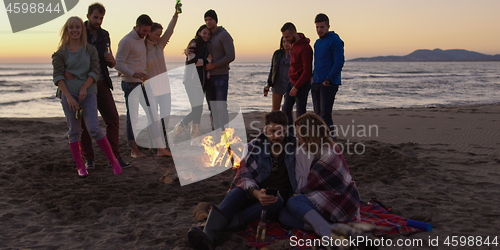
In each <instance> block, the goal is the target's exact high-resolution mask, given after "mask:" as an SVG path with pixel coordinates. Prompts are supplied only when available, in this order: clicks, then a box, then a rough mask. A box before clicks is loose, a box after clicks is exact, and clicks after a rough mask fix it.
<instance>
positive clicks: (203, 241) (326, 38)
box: [188, 14, 360, 249]
mask: <svg viewBox="0 0 500 250" xmlns="http://www.w3.org/2000/svg"><path fill="white" fill-rule="evenodd" d="M315 24H316V31H317V33H318V36H319V39H318V40H317V41H316V43H315V45H314V52H313V50H312V48H311V46H310V45H309V42H310V40H309V39H308V38H306V37H305V36H304V34H302V33H297V30H296V28H295V25H294V24H292V23H286V24H285V25H283V27H282V29H281V32H282V35H283V36H282V38H281V41H280V49H279V50H277V51H276V52H275V53H274V54H273V57H272V63H271V70H270V73H269V77H268V82H267V84H266V86H265V87H264V93H267V92H268V91H269V88H270V87H272V91H273V95H272V104H273V111H272V112H270V113H267V114H266V115H265V117H264V123H265V126H264V129H263V132H262V133H261V134H260V135H258V136H257V138H256V139H254V140H252V141H251V142H250V143H248V145H247V147H246V150H245V152H246V155H244V157H243V158H242V160H241V162H240V167H239V168H238V171H237V173H236V176H235V177H234V179H233V181H232V183H231V185H230V188H229V190H228V192H227V195H226V197H225V198H224V199H223V201H222V202H221V203H220V205H219V206H218V207H217V206H213V207H212V209H211V211H210V213H209V215H208V218H207V221H206V223H205V225H204V226H193V227H192V228H191V229H190V230H189V232H188V239H189V242H190V243H191V244H192V245H193V246H194V247H195V248H196V249H214V248H215V247H216V245H217V240H218V238H219V236H220V235H221V233H222V232H224V231H242V230H245V228H246V226H247V224H248V223H249V222H252V221H255V220H258V219H259V217H260V215H261V211H263V210H265V211H266V213H265V214H266V215H267V216H268V218H269V219H274V220H279V222H281V223H282V224H283V225H285V226H287V227H290V228H298V229H302V230H306V231H314V232H315V233H316V234H317V235H318V236H320V237H323V236H326V237H330V235H331V228H332V226H333V227H334V226H335V225H334V224H335V223H339V222H348V221H351V220H354V219H355V218H356V219H358V220H359V219H360V215H359V202H360V195H359V192H358V189H357V186H356V183H355V182H354V180H353V178H352V176H351V174H350V172H349V168H348V166H347V164H346V162H345V159H344V157H343V156H342V152H341V150H340V149H339V147H338V146H337V145H336V144H335V143H334V142H333V140H332V131H333V129H334V127H333V120H332V108H333V103H334V99H335V94H336V93H337V90H338V87H339V85H340V84H341V82H340V78H341V76H340V72H341V70H342V67H343V65H344V43H343V41H342V40H341V39H340V37H339V36H338V35H337V34H336V33H334V32H330V31H329V28H330V25H329V19H328V17H327V16H326V15H325V14H318V15H317V16H316V18H315ZM313 58H314V71H313V70H312V69H313V68H312V66H313V65H312V64H313ZM309 91H311V95H312V100H313V106H314V113H315V114H312V113H306V104H307V96H308V94H309ZM283 95H284V96H285V100H284V103H283V105H282V108H281V109H282V111H280V105H281V101H282V99H283ZM294 104H296V105H297V113H296V117H297V119H296V120H295V121H294V120H293V117H292V108H293V106H294ZM294 132H295V133H294ZM276 190H277V192H276ZM259 225H260V224H259Z"/></svg>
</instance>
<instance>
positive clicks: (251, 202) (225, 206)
mask: <svg viewBox="0 0 500 250" xmlns="http://www.w3.org/2000/svg"><path fill="white" fill-rule="evenodd" d="M282 208H283V199H282V198H281V196H279V198H278V201H277V202H275V203H273V204H270V205H267V206H262V204H261V203H260V202H259V201H258V200H257V199H249V198H248V197H247V194H246V192H245V191H244V190H243V189H241V188H233V189H231V191H229V192H228V193H227V195H226V197H225V198H224V200H223V201H222V202H221V203H220V206H219V209H220V210H221V211H222V212H223V213H224V215H225V216H226V219H227V220H228V221H230V220H231V219H232V218H233V217H234V216H235V214H236V213H237V212H239V211H243V221H244V222H245V224H248V223H249V222H252V221H254V220H258V219H260V214H261V211H262V209H265V210H266V218H267V219H272V218H273V217H274V218H276V217H277V216H278V214H279V212H280V210H281V209H282Z"/></svg>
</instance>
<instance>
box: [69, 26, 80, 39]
mask: <svg viewBox="0 0 500 250" xmlns="http://www.w3.org/2000/svg"><path fill="white" fill-rule="evenodd" d="M82 32H83V25H82V24H81V23H78V22H72V23H70V24H69V25H68V34H69V38H70V39H71V40H78V41H79V40H80V38H81V37H82Z"/></svg>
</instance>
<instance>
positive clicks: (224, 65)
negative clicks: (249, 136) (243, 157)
mask: <svg viewBox="0 0 500 250" xmlns="http://www.w3.org/2000/svg"><path fill="white" fill-rule="evenodd" d="M218 21H219V19H218V17H217V13H215V11H214V10H208V11H207V12H206V13H205V24H206V25H207V27H208V28H209V29H210V31H211V32H212V36H211V37H210V41H209V42H208V44H207V50H208V51H209V52H210V53H211V54H212V58H213V60H212V62H210V63H208V64H207V66H206V70H207V71H209V73H210V81H209V82H208V83H207V85H208V86H205V89H206V92H207V102H208V105H209V108H210V111H211V112H212V119H213V123H214V128H215V129H218V128H221V129H222V130H224V128H227V126H228V125H227V124H228V122H229V116H228V111H227V93H228V86H229V63H231V62H232V61H234V58H235V52H234V44H233V38H232V37H231V35H229V33H228V32H227V31H226V29H224V28H223V27H222V26H217V22H218Z"/></svg>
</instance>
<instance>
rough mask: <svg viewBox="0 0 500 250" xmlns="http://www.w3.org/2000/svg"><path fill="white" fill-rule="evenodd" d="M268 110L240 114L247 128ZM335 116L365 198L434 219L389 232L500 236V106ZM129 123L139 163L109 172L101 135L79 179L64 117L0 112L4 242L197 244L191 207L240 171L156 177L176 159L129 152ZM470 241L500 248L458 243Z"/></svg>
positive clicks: (214, 197) (46, 245) (221, 191)
mask: <svg viewBox="0 0 500 250" xmlns="http://www.w3.org/2000/svg"><path fill="white" fill-rule="evenodd" d="M262 116H263V114H262V113H248V114H244V119H245V124H246V125H247V135H248V137H249V139H251V135H252V134H255V131H252V129H251V127H262V125H260V124H258V125H256V124H255V121H261V119H262ZM178 120H179V118H178V117H172V118H171V123H172V124H175V123H176V122H177V121H178ZM252 122H254V123H253V125H250V124H251V123H252ZM334 122H335V124H336V125H337V126H338V128H337V133H338V143H340V144H342V145H345V146H346V147H345V150H344V156H345V158H346V161H347V163H348V165H349V167H350V170H351V173H352V175H353V178H354V180H355V181H356V183H357V186H358V188H359V190H360V193H361V198H362V200H365V201H368V200H369V199H370V198H372V197H376V198H378V199H379V200H380V201H381V202H383V203H384V204H385V205H386V206H391V207H392V208H393V210H392V212H393V213H395V214H397V215H400V216H402V217H405V218H407V219H413V220H419V221H425V222H429V223H431V224H432V225H433V227H434V229H433V231H432V232H420V233H416V234H412V235H407V236H404V235H394V236H384V237H385V238H391V239H400V238H401V239H422V240H423V246H419V247H417V246H413V247H404V248H405V249H427V248H430V247H429V245H428V240H429V239H430V238H432V239H435V238H437V237H438V238H439V247H438V249H441V248H443V246H445V245H444V243H443V242H444V240H445V239H446V237H447V236H466V237H468V236H474V237H477V236H482V237H483V238H486V237H487V236H489V237H490V242H491V240H492V238H494V237H500V220H499V219H498V218H499V217H500V129H499V128H500V105H481V106H457V107H438V108H408V109H373V110H348V111H335V112H334ZM124 124H125V117H121V120H120V147H121V152H122V154H123V157H124V159H125V160H126V161H128V162H130V163H132V164H133V167H132V168H130V169H125V170H124V171H123V173H122V174H121V175H120V176H116V175H113V172H112V170H111V169H110V168H108V167H107V165H108V163H107V161H106V158H105V156H104V154H103V153H102V152H101V151H100V149H98V148H97V145H96V144H95V143H94V149H95V153H96V167H97V169H96V170H93V171H90V172H89V174H90V176H89V177H88V178H85V179H81V178H78V176H77V173H76V170H75V169H74V165H75V163H74V161H73V158H72V156H71V152H70V150H69V147H68V140H67V139H66V138H64V135H65V133H66V132H67V130H68V128H67V124H66V121H65V118H29V119H21V118H0V135H1V138H2V140H1V142H0V150H1V152H2V154H1V155H0V159H1V161H0V164H1V165H0V194H1V195H0V225H1V226H0V248H1V249H134V248H135V249H191V248H190V245H189V243H188V241H187V237H186V235H187V231H188V230H189V228H190V227H191V225H193V224H196V223H197V221H196V220H195V219H194V218H193V217H192V215H191V212H192V210H193V208H194V207H195V206H196V205H197V204H198V203H199V202H208V203H210V204H214V205H218V204H219V203H220V201H221V200H222V199H223V198H224V196H225V193H226V191H227V189H228V187H229V184H230V182H231V180H232V178H233V176H234V174H235V171H234V170H228V171H225V172H223V173H222V174H219V175H217V176H214V177H212V178H209V179H206V180H203V181H200V182H197V183H194V184H191V185H187V186H182V187H181V186H180V184H179V182H174V183H172V184H164V183H160V182H159V181H158V180H159V178H160V177H161V176H162V175H163V174H165V173H166V172H167V171H170V172H175V167H174V165H173V161H172V158H158V157H154V156H153V154H152V153H151V152H149V150H148V149H147V148H142V149H141V150H142V152H143V153H144V154H146V155H147V156H148V158H145V159H132V158H131V157H130V149H129V148H128V146H127V141H126V136H125V126H124ZM224 237H225V241H224V242H223V243H222V245H221V246H220V247H219V248H217V249H248V248H247V247H246V246H245V245H244V242H243V238H242V237H240V236H238V235H237V234H234V233H228V234H226V235H224ZM429 237H430V238H429ZM471 248H473V249H495V248H496V247H495V246H494V245H493V246H490V247H487V246H484V245H483V246H481V247H470V246H466V247H463V248H461V249H471Z"/></svg>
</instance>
